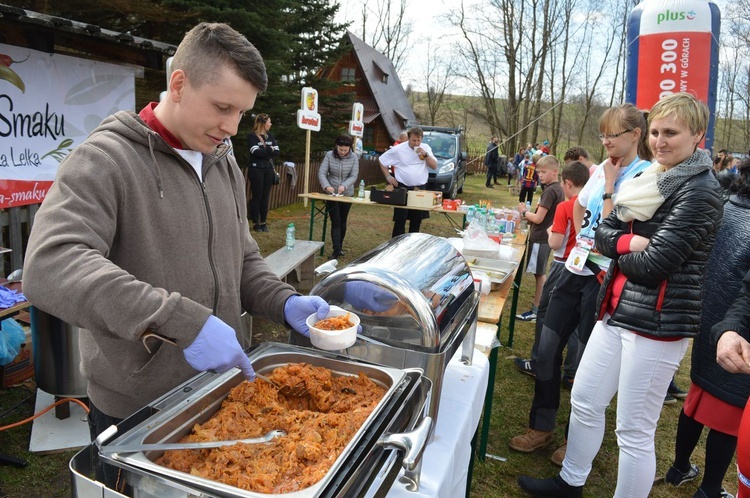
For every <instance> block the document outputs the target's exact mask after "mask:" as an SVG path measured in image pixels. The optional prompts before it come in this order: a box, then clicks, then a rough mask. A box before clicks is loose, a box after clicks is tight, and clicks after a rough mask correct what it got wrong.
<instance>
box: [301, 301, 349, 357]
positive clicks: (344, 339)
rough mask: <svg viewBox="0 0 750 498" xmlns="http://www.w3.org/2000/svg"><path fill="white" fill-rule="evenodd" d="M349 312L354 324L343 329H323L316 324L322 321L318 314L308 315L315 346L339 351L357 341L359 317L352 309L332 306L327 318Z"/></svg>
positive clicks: (308, 323) (312, 340) (308, 324)
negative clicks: (347, 309)
mask: <svg viewBox="0 0 750 498" xmlns="http://www.w3.org/2000/svg"><path fill="white" fill-rule="evenodd" d="M347 313H349V321H350V322H352V324H353V325H352V326H351V327H349V328H348V329H343V330H321V329H319V328H316V327H315V324H316V323H318V322H319V321H320V319H319V318H318V314H317V313H313V314H312V315H310V316H308V317H307V326H308V327H309V328H310V341H311V342H312V344H313V346H315V347H316V348H320V349H325V350H327V351H338V350H341V349H346V348H348V347H350V346H352V345H353V344H354V343H355V342H356V341H357V328H358V326H359V317H358V316H357V315H355V314H354V313H352V312H350V311H346V310H345V309H342V308H339V307H338V306H331V310H330V311H329V312H328V314H327V315H326V318H331V317H334V316H341V315H346V314H347Z"/></svg>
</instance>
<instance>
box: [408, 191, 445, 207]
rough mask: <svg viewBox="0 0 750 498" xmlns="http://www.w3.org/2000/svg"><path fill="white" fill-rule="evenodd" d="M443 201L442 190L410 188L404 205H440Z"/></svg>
mask: <svg viewBox="0 0 750 498" xmlns="http://www.w3.org/2000/svg"><path fill="white" fill-rule="evenodd" d="M442 202H443V193H442V192H432V191H430V190H410V191H409V192H407V196H406V206H407V207H408V206H411V207H427V208H431V207H435V206H440V205H441V204H442Z"/></svg>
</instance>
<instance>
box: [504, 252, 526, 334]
mask: <svg viewBox="0 0 750 498" xmlns="http://www.w3.org/2000/svg"><path fill="white" fill-rule="evenodd" d="M527 247H528V243H527V244H526V245H525V246H524V247H523V254H522V255H521V263H520V264H519V265H518V269H517V270H516V277H515V278H514V279H513V298H512V299H511V301H510V318H509V319H508V347H509V348H512V347H513V332H514V331H515V328H516V311H518V294H519V292H520V290H521V279H523V272H524V270H525V267H524V260H525V259H526V248H527Z"/></svg>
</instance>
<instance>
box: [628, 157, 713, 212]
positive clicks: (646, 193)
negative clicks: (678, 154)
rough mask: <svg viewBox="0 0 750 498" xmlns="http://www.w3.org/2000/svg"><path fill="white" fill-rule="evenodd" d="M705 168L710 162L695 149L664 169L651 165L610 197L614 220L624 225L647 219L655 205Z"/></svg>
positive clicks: (708, 166) (656, 206)
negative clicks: (613, 206) (674, 164)
mask: <svg viewBox="0 0 750 498" xmlns="http://www.w3.org/2000/svg"><path fill="white" fill-rule="evenodd" d="M709 169H711V159H710V158H709V157H708V155H707V154H706V153H705V152H703V151H699V150H696V151H695V152H693V154H692V155H691V156H690V157H688V158H687V159H685V160H684V161H683V162H681V163H680V164H678V165H677V166H675V167H673V168H670V169H668V170H667V169H665V168H664V166H662V165H661V164H659V163H653V164H652V165H651V166H649V167H648V168H646V170H644V171H643V173H642V174H641V175H638V176H636V177H634V178H630V179H628V180H626V181H624V182H623V183H622V187H621V188H620V190H619V191H618V193H617V194H616V195H615V198H614V204H615V208H616V209H617V218H618V219H620V220H621V221H625V222H630V221H633V220H638V221H646V220H650V219H651V217H652V216H653V215H654V213H655V212H656V210H657V209H659V206H661V205H662V204H663V203H664V201H665V200H666V199H668V198H669V196H671V195H672V194H674V193H675V192H676V191H677V189H679V188H680V186H681V185H682V184H683V183H685V182H686V181H687V180H689V179H690V178H692V177H694V176H695V175H697V174H700V173H703V172H704V171H707V170H709Z"/></svg>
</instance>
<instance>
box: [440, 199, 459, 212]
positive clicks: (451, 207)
mask: <svg viewBox="0 0 750 498" xmlns="http://www.w3.org/2000/svg"><path fill="white" fill-rule="evenodd" d="M459 207H461V200H460V199H443V209H445V210H446V211H458V208H459Z"/></svg>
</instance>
